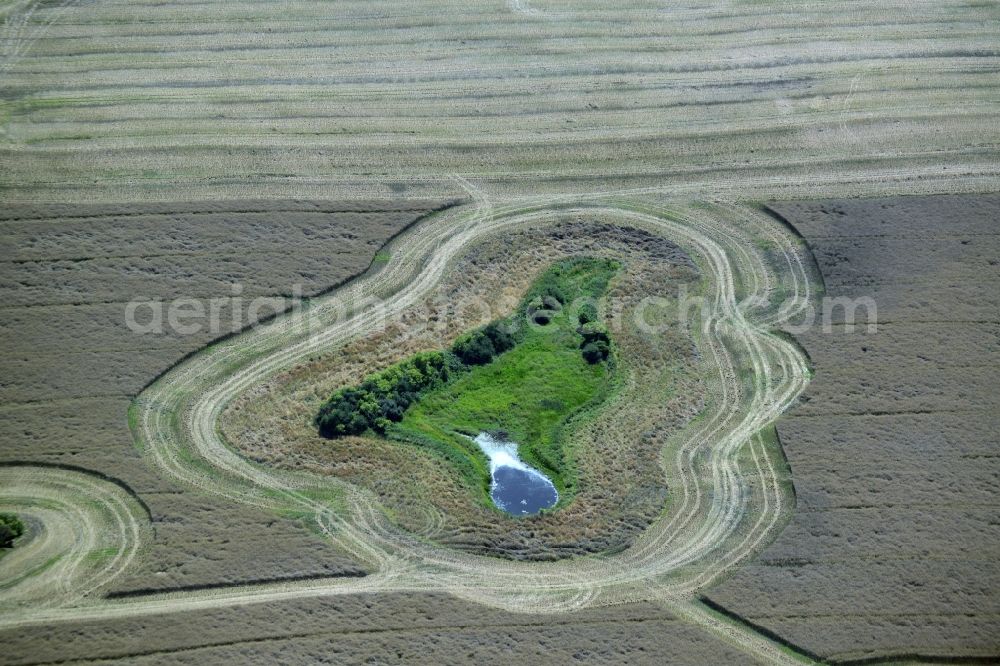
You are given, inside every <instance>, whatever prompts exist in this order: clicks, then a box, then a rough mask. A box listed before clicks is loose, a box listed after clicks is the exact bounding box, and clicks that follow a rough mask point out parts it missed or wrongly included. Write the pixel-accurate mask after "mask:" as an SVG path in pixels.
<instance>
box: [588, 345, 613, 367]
mask: <svg viewBox="0 0 1000 666" xmlns="http://www.w3.org/2000/svg"><path fill="white" fill-rule="evenodd" d="M610 351H611V348H610V347H609V346H608V343H607V342H605V341H604V340H595V341H594V342H588V343H586V344H585V345H584V346H583V358H584V359H585V360H586V361H587V363H590V364H594V363H600V362H601V361H603V360H605V359H606V358H608V353H609V352H610Z"/></svg>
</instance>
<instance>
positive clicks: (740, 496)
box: [0, 180, 809, 624]
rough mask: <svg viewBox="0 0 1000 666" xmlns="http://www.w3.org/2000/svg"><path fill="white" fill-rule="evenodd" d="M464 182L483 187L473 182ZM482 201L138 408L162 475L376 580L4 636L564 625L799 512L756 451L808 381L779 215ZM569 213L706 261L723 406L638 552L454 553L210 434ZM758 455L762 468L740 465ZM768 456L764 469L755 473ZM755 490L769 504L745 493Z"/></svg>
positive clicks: (701, 580) (693, 445)
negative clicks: (339, 617)
mask: <svg viewBox="0 0 1000 666" xmlns="http://www.w3.org/2000/svg"><path fill="white" fill-rule="evenodd" d="M458 182H459V183H460V184H462V185H463V187H465V188H466V189H467V190H468V191H470V192H473V193H475V192H476V190H475V188H474V187H473V186H472V185H471V184H469V183H468V182H467V181H464V180H459V181H458ZM477 201H478V204H477V205H475V206H473V207H467V208H463V209H458V210H451V211H446V212H443V213H441V214H439V215H436V216H433V217H431V218H430V219H428V220H426V221H425V222H423V223H421V224H420V225H418V227H417V228H415V229H414V230H412V231H411V232H408V233H407V234H404V235H403V236H401V237H400V238H399V239H397V241H395V242H394V243H393V244H392V246H391V248H390V250H391V257H392V259H391V260H390V262H389V264H388V265H386V266H385V267H384V268H383V269H382V270H381V271H380V272H378V273H375V274H374V275H371V276H367V277H364V278H362V279H359V280H356V281H354V282H352V283H350V284H348V285H346V286H345V287H344V288H343V289H341V290H338V291H337V292H335V293H334V294H331V295H330V296H328V297H323V298H320V299H315V300H314V301H313V302H310V304H309V305H308V307H307V308H306V309H305V310H304V311H301V312H296V313H292V314H291V315H290V316H286V317H282V318H279V319H278V320H275V321H274V322H273V323H271V324H269V325H267V326H265V327H262V328H258V329H256V330H253V331H250V332H248V333H246V334H244V335H242V336H239V337H236V338H232V339H229V340H226V341H224V342H221V343H218V344H216V345H213V346H211V347H209V348H208V349H206V350H205V351H203V352H201V353H199V354H197V355H195V356H194V357H192V358H191V359H189V360H188V361H187V362H185V363H183V364H182V365H180V366H178V367H177V368H175V369H174V370H172V371H171V372H169V373H167V374H166V375H164V376H163V377H162V378H161V379H160V380H158V381H157V382H155V383H154V384H153V385H151V386H150V387H149V388H148V389H147V391H145V392H144V393H143V394H142V395H141V396H140V397H139V399H138V400H137V402H136V407H135V410H136V416H137V423H138V431H139V438H140V440H141V443H142V445H143V447H144V450H145V451H146V456H147V459H148V460H149V461H150V463H151V464H153V465H154V466H155V467H157V468H158V469H159V470H160V471H161V472H162V473H164V474H166V475H167V476H170V477H173V478H175V479H177V480H179V481H181V482H182V483H185V484H188V485H189V486H192V487H196V488H199V489H201V490H204V491H206V492H211V493H215V494H219V495H222V496H224V497H227V498H228V499H231V500H233V501H239V502H244V503H248V504H252V505H255V506H259V507H261V508H265V509H268V510H274V511H295V512H298V513H300V514H301V513H306V514H308V515H312V516H313V518H314V520H315V522H316V525H317V526H318V528H319V529H320V530H322V531H323V533H325V534H326V535H327V537H328V538H329V539H330V540H331V541H332V542H334V543H335V544H336V545H337V546H338V547H341V548H343V549H344V550H346V551H347V552H348V553H350V554H351V555H353V556H354V557H356V558H358V559H359V560H360V561H362V562H364V563H365V564H366V566H368V567H369V568H370V570H371V571H372V574H371V575H369V576H367V577H365V578H362V579H354V580H349V581H333V582H331V581H302V582H298V583H279V584H269V585H261V586H252V587H245V588H231V589H224V590H209V591H201V592H185V593H168V594H161V595H154V596H151V597H146V598H138V599H137V598H129V599H117V600H104V601H100V602H94V603H92V604H90V605H88V606H86V607H63V608H54V609H48V610H40V609H39V610H36V611H35V612H28V613H24V612H21V613H18V614H16V615H12V616H9V617H8V618H3V619H0V623H3V622H5V621H6V622H7V623H14V624H17V623H23V622H51V621H56V620H59V619H78V618H83V617H88V618H89V617H95V618H96V617H102V618H103V617H117V616H122V615H134V614H137V613H138V614H142V613H161V612H168V611H183V610H190V609H195V608H211V607H218V606H227V605H232V604H241V603H253V602H264V601H269V600H276V599H289V598H300V597H307V596H323V595H331V594H350V593H356V592H360V591H376V590H413V591H419V590H447V591H450V592H452V593H453V594H456V595H458V596H461V597H463V598H467V599H473V600H476V601H479V602H482V603H487V604H491V605H496V606H500V607H503V608H507V609H510V610H516V611H535V612H537V611H542V612H560V611H566V610H572V609H575V608H581V607H584V606H589V605H595V604H603V603H618V602H623V601H634V600H640V599H650V598H653V599H671V600H684V599H691V598H693V595H694V593H695V592H696V591H697V590H698V589H700V588H702V587H703V586H704V585H706V584H708V583H709V582H711V581H712V580H715V579H716V578H717V577H719V576H721V575H724V574H725V572H727V571H728V570H730V569H731V568H732V567H733V566H735V565H737V564H738V563H739V562H740V561H742V559H743V558H745V557H746V556H748V555H749V554H751V553H753V552H755V551H756V550H757V549H758V548H759V547H760V546H761V544H762V543H764V542H766V541H767V539H768V538H769V537H770V536H771V535H772V532H773V529H774V527H775V525H777V524H778V523H779V522H780V516H782V515H784V512H786V511H787V509H788V506H787V498H784V497H783V496H782V494H781V492H780V491H779V490H777V488H778V486H777V481H776V479H775V471H774V467H773V465H772V464H770V460H769V459H768V458H767V456H766V452H764V451H763V446H762V445H761V444H760V441H759V440H757V441H756V443H754V441H752V438H753V437H754V436H755V435H756V433H757V432H759V431H760V429H761V428H763V427H765V426H766V425H767V424H768V423H770V422H771V421H773V420H774V418H776V417H777V416H778V415H779V414H780V413H781V411H783V410H784V409H785V408H786V407H787V406H788V405H789V404H790V403H791V401H792V400H794V398H795V396H796V395H797V394H798V392H799V391H801V389H802V387H804V385H805V383H806V381H807V377H808V374H807V372H806V367H805V361H804V359H803V358H802V355H801V353H800V352H799V351H798V349H797V348H795V347H794V346H793V345H791V344H790V343H788V342H786V341H784V340H782V339H780V338H778V337H775V336H773V335H771V334H770V329H771V327H773V326H774V325H775V323H776V320H775V317H776V316H777V315H776V314H775V312H774V308H769V307H765V306H764V305H763V303H765V302H766V301H767V296H768V294H769V292H770V291H771V290H773V288H774V285H775V284H777V283H778V282H779V281H785V282H791V283H792V284H794V288H795V291H794V293H795V294H802V295H804V296H805V298H806V299H807V298H808V294H809V291H808V290H809V285H808V281H807V280H805V279H804V276H805V274H804V271H796V270H794V267H795V266H800V263H798V262H797V258H798V254H797V252H798V242H797V241H796V240H795V239H794V238H792V237H791V234H790V233H788V232H787V231H785V230H783V229H780V228H779V227H778V225H777V224H776V223H775V222H773V221H772V220H770V218H767V217H765V216H763V215H762V214H760V213H758V212H756V211H754V210H752V209H749V208H743V207H738V206H728V205H717V204H698V205H692V204H673V205H670V206H665V205H663V204H658V203H656V202H652V201H646V200H641V199H624V198H613V197H612V198H608V197H595V198H593V199H589V198H583V199H581V198H579V197H566V198H563V199H557V200H556V201H550V202H549V203H548V204H546V205H544V206H536V207H526V208H522V207H516V206H504V207H494V206H492V205H490V203H489V201H488V200H487V199H486V198H485V197H481V196H478V197H477ZM568 215H588V216H597V217H599V218H601V219H602V220H606V221H609V222H613V223H617V224H622V225H630V226H636V227H640V228H643V229H646V230H648V231H651V232H653V233H658V234H662V235H665V236H667V237H669V238H670V239H671V240H673V241H674V242H677V243H678V244H679V245H681V246H682V247H683V248H684V249H685V250H686V251H688V252H689V254H691V255H692V256H693V257H694V258H695V260H696V263H697V264H698V265H699V267H700V269H701V271H702V272H703V275H704V276H705V283H706V285H707V289H706V293H707V294H708V295H709V299H708V310H707V314H706V316H704V317H703V318H701V321H692V322H691V323H692V324H693V325H696V326H697V327H698V331H699V338H700V342H699V345H700V348H701V349H702V351H703V354H704V357H705V359H706V363H707V364H708V366H709V367H711V368H714V371H713V372H714V374H715V377H716V378H715V379H714V380H712V384H713V391H712V395H713V404H712V405H711V407H710V409H709V412H708V413H707V414H706V416H705V418H703V419H701V420H700V421H699V422H698V423H697V424H696V425H695V426H693V427H691V428H689V429H688V431H686V432H685V433H684V436H683V438H681V439H680V440H679V441H678V442H675V444H676V453H675V455H674V456H673V457H672V458H670V459H669V461H667V462H666V465H665V469H664V473H665V474H666V476H667V480H668V485H669V486H670V487H671V489H672V497H673V498H674V501H673V503H672V510H671V511H670V512H669V514H668V515H666V516H664V517H663V518H661V519H659V520H657V521H656V522H654V523H653V524H652V525H651V526H650V527H649V528H648V529H647V530H646V531H645V532H644V533H643V534H642V535H640V537H639V538H638V539H637V541H636V543H635V544H634V545H633V546H632V547H630V548H628V549H627V550H625V551H623V552H622V553H619V554H616V555H608V556H593V557H582V558H577V559H573V560H566V561H560V562H556V563H524V562H508V561H501V560H497V559H494V558H489V557H483V556H475V555H470V554H466V553H460V552H457V551H452V550H449V549H446V548H443V547H439V546H435V545H433V544H428V543H426V542H424V541H421V540H418V539H417V538H415V537H414V536H413V535H408V534H405V533H402V532H401V531H400V530H399V529H397V528H395V527H394V526H392V525H391V524H389V523H388V521H387V520H386V519H385V517H384V516H383V515H382V514H381V512H380V511H379V510H378V508H377V505H376V503H375V502H374V500H373V497H372V495H371V494H370V493H368V492H367V491H365V490H363V489H360V488H357V487H354V486H350V485H349V484H346V483H344V482H343V481H339V480H335V479H327V480H324V482H323V484H324V485H319V482H318V481H317V480H316V479H315V478H312V477H308V476H305V475H301V474H295V473H291V472H284V471H279V470H274V469H269V468H265V467H262V466H259V465H256V464H254V463H251V462H249V461H247V460H244V459H242V458H240V457H239V456H238V455H236V454H235V453H234V452H233V451H231V450H230V449H229V448H228V447H227V446H226V445H225V444H224V442H222V441H221V439H220V437H219V435H218V433H217V431H216V427H215V424H216V422H217V420H218V418H219V416H220V415H221V413H222V411H223V409H224V408H225V406H226V405H227V404H228V402H229V401H230V400H231V399H232V398H233V397H234V396H236V395H238V394H239V393H241V392H242V391H244V390H246V389H247V388H249V387H251V386H253V385H254V384H255V383H257V382H259V381H261V380H262V379H264V378H266V377H267V376H269V375H270V374H273V373H274V372H278V371H280V370H281V369H284V368H287V367H289V366H292V365H294V364H295V363H297V362H299V361H301V360H302V359H304V358H306V357H308V356H309V355H310V354H315V353H317V352H319V351H325V350H329V349H331V348H333V347H336V346H337V345H341V344H344V343H346V342H347V341H349V340H352V339H356V338H357V337H359V336H362V335H365V334H366V333H367V332H368V331H370V330H372V328H373V327H375V326H376V325H378V322H379V320H377V319H375V318H373V317H371V314H372V312H374V311H375V309H376V308H381V310H382V311H383V313H385V311H388V313H389V314H391V313H396V312H400V311H402V310H404V309H406V308H407V307H411V306H412V305H414V304H416V303H417V302H418V301H419V300H420V299H421V298H422V297H424V296H426V295H427V294H428V293H430V291H431V290H433V289H434V288H435V287H436V285H437V284H438V282H439V281H440V279H441V278H442V277H443V275H444V274H445V272H446V271H447V269H448V267H449V266H450V264H451V262H452V261H453V260H454V259H455V258H456V257H457V256H458V255H459V254H460V253H461V252H463V251H464V249H465V248H467V247H468V246H469V244H470V243H472V242H474V241H476V240H477V239H479V238H482V237H483V236H484V235H486V234H496V233H503V232H509V231H513V230H515V229H517V228H520V227H524V226H533V225H544V224H549V223H552V222H554V221H556V220H558V219H561V218H565V217H566V216H568ZM761 236H763V237H765V238H767V239H768V240H769V242H771V243H773V244H774V247H776V248H778V250H779V251H780V253H781V254H782V256H783V257H784V258H785V261H786V263H787V265H788V266H789V267H792V269H791V270H789V271H788V274H787V275H786V274H782V275H776V274H772V268H771V267H769V266H768V264H767V263H766V262H765V261H764V260H763V259H762V258H761V256H760V254H759V252H758V251H757V250H756V249H755V248H756V246H755V245H754V244H752V243H748V242H747V241H748V239H752V238H758V237H761ZM740 285H745V286H744V287H740ZM740 297H742V298H740ZM697 316H698V317H700V315H697ZM747 377H749V378H750V380H748V379H747ZM664 446H665V447H666V446H667V443H664ZM748 447H749V448H748ZM747 450H749V452H750V457H751V459H752V462H751V463H750V464H749V465H747V464H743V463H741V461H740V456H741V455H742V453H744V452H746V451H747ZM762 455H763V456H764V458H765V459H766V460H767V464H760V462H759V461H760V457H761V456H762ZM751 477H752V478H755V479H758V482H757V483H756V487H757V488H760V489H764V492H758V493H754V492H752V491H751V490H750V488H749V483H748V480H749V478H751ZM767 489H771V491H768V490H767ZM769 492H770V494H769Z"/></svg>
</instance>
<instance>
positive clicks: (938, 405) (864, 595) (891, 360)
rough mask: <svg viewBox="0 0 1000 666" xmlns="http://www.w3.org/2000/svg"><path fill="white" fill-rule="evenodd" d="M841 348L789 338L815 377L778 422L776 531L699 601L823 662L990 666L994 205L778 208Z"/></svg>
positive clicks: (996, 323) (999, 335)
mask: <svg viewBox="0 0 1000 666" xmlns="http://www.w3.org/2000/svg"><path fill="white" fill-rule="evenodd" d="M771 208H772V209H773V210H774V211H775V212H776V213H777V214H779V215H781V216H782V217H783V218H785V219H787V220H788V221H789V223H790V224H792V225H793V226H794V227H795V228H796V229H797V230H798V231H799V232H801V233H802V235H803V236H804V237H805V238H806V239H807V241H808V242H809V246H810V247H811V248H812V249H813V253H814V255H815V256H816V259H817V262H818V264H819V268H820V271H821V272H822V274H823V278H824V282H825V284H826V294H827V296H831V297H840V296H843V297H858V296H861V295H873V296H874V299H875V302H876V303H877V304H878V313H877V331H874V332H872V331H869V330H868V327H867V317H865V316H864V314H863V311H862V313H859V315H860V316H859V319H858V325H857V326H856V328H855V329H854V330H853V331H852V332H847V331H845V329H844V326H843V324H842V322H843V317H844V312H842V311H838V312H837V313H836V320H835V321H836V325H835V326H834V327H833V330H832V331H831V332H828V333H824V332H821V331H811V332H809V333H805V334H800V335H798V336H797V338H798V340H799V341H800V342H801V343H802V344H803V345H804V347H805V349H806V351H807V352H808V353H809V355H810V358H811V359H812V362H813V364H814V368H815V372H816V376H815V378H814V379H813V381H812V383H811V384H810V385H809V387H808V388H807V389H806V390H805V392H804V393H803V397H802V399H803V401H804V403H803V404H801V405H800V406H798V407H796V408H795V409H793V410H791V411H790V412H789V413H788V414H787V415H786V416H785V417H784V418H782V419H781V420H780V421H779V422H778V434H779V436H780V438H781V444H782V447H783V448H784V450H785V453H786V455H787V456H788V459H789V462H790V463H791V466H792V469H793V470H794V477H793V478H794V480H795V490H796V501H797V504H796V510H795V516H794V518H793V519H792V522H791V523H790V524H789V526H788V528H787V529H786V531H785V532H784V533H783V534H782V535H781V536H780V537H779V538H778V540H777V541H776V542H775V543H774V544H772V545H771V546H770V547H769V548H768V549H767V550H765V551H764V553H763V554H762V555H761V557H760V560H759V561H758V562H756V563H754V564H751V565H748V566H746V567H745V568H744V569H743V570H742V571H740V572H739V573H738V574H736V576H735V577H734V578H733V579H731V580H730V581H728V582H726V583H724V584H723V585H722V586H721V587H719V588H717V589H715V590H712V591H711V592H710V593H709V595H708V596H709V598H710V599H711V600H712V601H713V602H715V603H716V604H719V605H721V606H723V607H725V608H726V609H727V610H728V611H731V612H733V613H736V614H738V615H739V616H741V617H743V618H745V619H746V620H748V621H749V622H752V623H754V624H756V625H759V626H762V627H764V628H766V629H767V630H768V631H770V632H773V633H774V634H777V635H778V636H780V637H781V639H783V640H785V641H788V642H789V643H791V644H794V645H796V646H798V647H799V648H801V649H804V650H808V651H809V652H811V653H813V654H816V655H818V656H821V657H823V658H830V659H835V660H853V659H864V658H869V657H872V656H890V655H904V656H905V655H923V656H927V657H940V656H942V655H954V656H963V657H995V656H997V654H998V644H997V636H1000V619H998V617H1000V605H998V604H1000V599H998V596H997V590H998V589H1000V571H998V569H997V561H998V557H1000V526H998V524H997V520H996V516H997V513H996V494H997V492H998V489H1000V488H998V478H1000V463H998V459H997V451H996V443H997V439H996V438H997V435H996V433H997V428H998V426H1000V419H998V414H1000V399H998V396H997V392H996V390H995V389H994V386H995V383H996V376H997V373H998V371H1000V320H998V312H1000V308H998V306H997V303H996V299H997V294H998V293H1000V267H998V261H997V259H998V256H1000V234H998V231H1000V227H998V225H997V221H998V220H1000V196H996V195H990V196H939V197H897V198H890V199H870V200H824V201H818V202H794V203H781V204H772V205H771Z"/></svg>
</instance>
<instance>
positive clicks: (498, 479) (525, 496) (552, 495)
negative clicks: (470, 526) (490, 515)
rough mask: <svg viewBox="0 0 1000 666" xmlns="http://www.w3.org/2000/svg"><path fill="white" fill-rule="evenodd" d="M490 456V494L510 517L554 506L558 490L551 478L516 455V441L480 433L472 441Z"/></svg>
mask: <svg viewBox="0 0 1000 666" xmlns="http://www.w3.org/2000/svg"><path fill="white" fill-rule="evenodd" d="M473 441H475V442H476V444H478V445H479V448H480V449H482V450H483V453H485V454H486V456H487V457H488V458H489V459H490V477H491V483H490V497H491V498H492V499H493V503H494V504H496V505H497V507H499V508H500V509H502V510H503V511H506V512H507V513H509V514H511V515H512V516H530V515H532V514H536V513H538V512H539V511H541V510H542V509H547V508H549V507H550V506H554V505H555V503H556V502H558V501H559V493H558V491H556V487H555V486H554V485H552V481H550V480H549V478H548V477H547V476H545V475H544V474H542V473H541V472H539V471H538V470H537V469H535V468H534V467H530V466H528V465H526V464H524V462H522V461H521V459H520V458H519V457H518V455H517V444H515V443H514V442H508V441H505V440H503V439H498V438H496V437H493V436H492V435H490V434H489V433H485V432H483V433H480V434H479V436H478V437H476V438H475V440H473Z"/></svg>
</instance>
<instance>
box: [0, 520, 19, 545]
mask: <svg viewBox="0 0 1000 666" xmlns="http://www.w3.org/2000/svg"><path fill="white" fill-rule="evenodd" d="M22 534H24V523H22V522H21V519H20V518H18V517H17V516H15V515H14V514H12V513H0V548H10V547H11V546H13V545H14V539H16V538H17V537H19V536H21V535H22Z"/></svg>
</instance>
